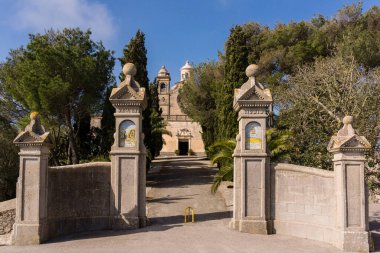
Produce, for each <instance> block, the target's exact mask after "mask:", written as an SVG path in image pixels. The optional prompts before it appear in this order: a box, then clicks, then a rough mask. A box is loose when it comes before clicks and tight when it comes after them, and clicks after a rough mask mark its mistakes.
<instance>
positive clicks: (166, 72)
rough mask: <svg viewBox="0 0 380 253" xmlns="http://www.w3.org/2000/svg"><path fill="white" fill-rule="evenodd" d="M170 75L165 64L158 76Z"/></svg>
mask: <svg viewBox="0 0 380 253" xmlns="http://www.w3.org/2000/svg"><path fill="white" fill-rule="evenodd" d="M167 75H169V72H168V70H167V69H166V67H165V65H163V66H162V67H161V68H160V70H159V71H158V76H167Z"/></svg>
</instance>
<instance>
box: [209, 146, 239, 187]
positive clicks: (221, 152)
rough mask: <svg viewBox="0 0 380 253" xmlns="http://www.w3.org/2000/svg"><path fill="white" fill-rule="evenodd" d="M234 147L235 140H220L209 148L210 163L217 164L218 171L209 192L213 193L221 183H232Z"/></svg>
mask: <svg viewBox="0 0 380 253" xmlns="http://www.w3.org/2000/svg"><path fill="white" fill-rule="evenodd" d="M235 146H236V141H235V140H221V141H217V142H215V143H214V144H213V145H211V146H210V148H209V152H210V154H212V156H211V162H212V163H213V164H217V165H218V168H219V171H218V173H217V174H216V175H215V176H214V180H213V183H212V186H211V192H213V193H215V192H216V191H217V190H218V188H219V186H220V184H221V182H222V181H231V182H232V181H233V178H234V164H233V157H232V155H233V153H234V149H235Z"/></svg>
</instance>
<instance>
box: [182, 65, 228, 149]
mask: <svg viewBox="0 0 380 253" xmlns="http://www.w3.org/2000/svg"><path fill="white" fill-rule="evenodd" d="M223 83H224V66H223V65H222V64H220V63H217V62H208V63H203V64H200V65H198V66H197V67H195V68H194V69H193V72H192V75H191V76H190V79H188V80H187V81H186V83H185V85H183V87H182V88H181V89H180V90H179V93H180V94H179V96H180V97H181V100H180V106H181V109H182V111H183V112H184V113H185V114H186V115H188V116H189V117H190V118H191V119H192V120H193V121H195V122H198V123H199V124H200V125H201V128H202V139H203V142H204V144H205V147H206V150H207V149H208V147H209V146H211V145H212V144H213V143H214V142H215V141H217V132H218V110H217V109H218V105H219V103H220V102H221V99H222V96H223V92H222V91H221V89H220V87H222V86H223Z"/></svg>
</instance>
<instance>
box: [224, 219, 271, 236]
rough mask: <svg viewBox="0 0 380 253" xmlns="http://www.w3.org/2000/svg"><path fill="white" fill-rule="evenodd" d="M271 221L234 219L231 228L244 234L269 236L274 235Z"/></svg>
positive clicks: (230, 224)
mask: <svg viewBox="0 0 380 253" xmlns="http://www.w3.org/2000/svg"><path fill="white" fill-rule="evenodd" d="M271 224H272V222H271V221H265V220H235V219H232V220H231V221H230V223H229V227H230V228H231V229H234V230H238V231H240V232H243V233H250V234H261V235H268V234H271V233H272V229H271V227H272V226H271Z"/></svg>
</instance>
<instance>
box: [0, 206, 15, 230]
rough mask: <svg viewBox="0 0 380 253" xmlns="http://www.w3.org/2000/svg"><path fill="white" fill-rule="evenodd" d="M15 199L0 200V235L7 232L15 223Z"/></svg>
mask: <svg viewBox="0 0 380 253" xmlns="http://www.w3.org/2000/svg"><path fill="white" fill-rule="evenodd" d="M15 216H16V199H11V200H7V201H3V202H0V235H5V234H9V233H10V232H11V231H12V226H13V224H14V223H15Z"/></svg>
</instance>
